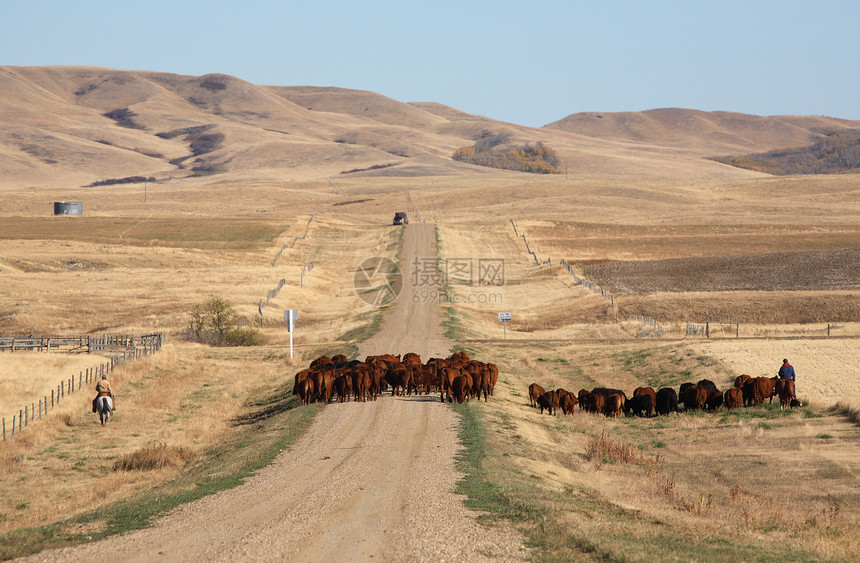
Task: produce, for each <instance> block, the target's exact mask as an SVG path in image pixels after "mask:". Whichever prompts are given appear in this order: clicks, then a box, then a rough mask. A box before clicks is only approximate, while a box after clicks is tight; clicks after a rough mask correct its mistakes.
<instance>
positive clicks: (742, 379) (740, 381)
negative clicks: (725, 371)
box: [735, 373, 752, 389]
mask: <svg viewBox="0 0 860 563" xmlns="http://www.w3.org/2000/svg"><path fill="white" fill-rule="evenodd" d="M750 379H752V377H750V376H749V375H747V374H745V373H742V374H740V375H739V376H737V377H736V378H735V387H737V388H738V389H743V388H744V385H746V382H747V381H749V380H750Z"/></svg>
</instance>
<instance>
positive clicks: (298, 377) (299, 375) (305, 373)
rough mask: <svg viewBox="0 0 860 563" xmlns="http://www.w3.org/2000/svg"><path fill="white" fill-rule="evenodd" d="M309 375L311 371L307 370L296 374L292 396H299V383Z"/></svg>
mask: <svg viewBox="0 0 860 563" xmlns="http://www.w3.org/2000/svg"><path fill="white" fill-rule="evenodd" d="M310 373H311V370H309V369H303V370H302V371H300V372H298V373H296V378H295V382H293V395H298V394H299V383H301V382H302V381H304V380H305V379H307V378H308V375H310Z"/></svg>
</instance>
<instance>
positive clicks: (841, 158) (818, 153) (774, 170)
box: [711, 131, 860, 176]
mask: <svg viewBox="0 0 860 563" xmlns="http://www.w3.org/2000/svg"><path fill="white" fill-rule="evenodd" d="M711 160H714V161H716V162H721V163H723V164H729V165H731V166H736V167H738V168H746V169H747V170H755V171H757V172H765V173H767V174H774V175H777V176H785V175H789V174H840V173H845V172H857V171H858V170H860V131H841V132H828V133H825V134H824V136H823V137H822V138H820V139H819V140H818V141H816V142H815V143H814V144H812V145H810V146H808V147H799V148H794V149H780V150H775V151H769V152H765V153H759V154H751V155H742V156H721V157H713V158H712V159H711Z"/></svg>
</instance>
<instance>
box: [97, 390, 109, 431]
mask: <svg viewBox="0 0 860 563" xmlns="http://www.w3.org/2000/svg"><path fill="white" fill-rule="evenodd" d="M96 410H97V411H98V413H99V420H100V421H101V423H102V425H105V424H107V421H108V419H110V414H111V412H112V411H113V399H111V398H110V397H108V396H107V395H104V396H102V397H99V398H98V399H96Z"/></svg>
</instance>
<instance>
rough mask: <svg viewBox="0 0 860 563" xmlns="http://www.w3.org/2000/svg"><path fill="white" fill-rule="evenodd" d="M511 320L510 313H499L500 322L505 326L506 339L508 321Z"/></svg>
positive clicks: (506, 337) (506, 336)
mask: <svg viewBox="0 0 860 563" xmlns="http://www.w3.org/2000/svg"><path fill="white" fill-rule="evenodd" d="M510 320H511V314H510V313H499V322H500V323H502V326H504V327H505V340H507V339H508V321H510Z"/></svg>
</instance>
